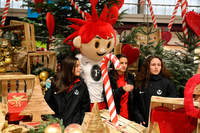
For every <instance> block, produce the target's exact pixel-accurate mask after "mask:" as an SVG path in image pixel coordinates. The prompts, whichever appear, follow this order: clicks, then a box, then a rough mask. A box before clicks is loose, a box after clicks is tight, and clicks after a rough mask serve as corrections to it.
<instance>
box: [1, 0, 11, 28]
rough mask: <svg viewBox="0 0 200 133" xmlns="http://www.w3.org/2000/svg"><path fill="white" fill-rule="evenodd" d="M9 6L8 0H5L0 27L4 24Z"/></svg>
mask: <svg viewBox="0 0 200 133" xmlns="http://www.w3.org/2000/svg"><path fill="white" fill-rule="evenodd" d="M9 6H10V0H6V5H5V8H4V10H3V15H2V18H1V26H2V27H3V26H4V25H5V21H6V17H7V15H8V8H9Z"/></svg>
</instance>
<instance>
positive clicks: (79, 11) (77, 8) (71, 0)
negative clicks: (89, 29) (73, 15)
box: [69, 0, 87, 19]
mask: <svg viewBox="0 0 200 133" xmlns="http://www.w3.org/2000/svg"><path fill="white" fill-rule="evenodd" d="M69 2H71V4H72V6H73V7H74V8H75V9H76V10H77V11H78V13H80V14H81V16H82V18H84V19H85V17H86V13H87V12H84V11H82V10H81V9H80V8H79V7H78V5H77V4H76V3H75V2H74V0H69Z"/></svg>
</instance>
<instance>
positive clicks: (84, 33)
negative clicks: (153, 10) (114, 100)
mask: <svg viewBox="0 0 200 133" xmlns="http://www.w3.org/2000/svg"><path fill="white" fill-rule="evenodd" d="M97 2H98V0H90V3H91V5H92V14H91V15H90V14H88V13H86V12H82V14H84V18H85V20H82V19H76V18H67V19H68V20H69V21H71V22H73V24H72V25H70V26H69V27H71V28H73V29H74V30H75V32H74V33H73V34H71V35H70V36H68V37H67V38H66V39H65V40H64V42H65V43H67V44H69V45H71V46H72V47H73V48H77V49H79V50H80V54H78V55H76V56H77V57H78V58H79V60H80V63H81V69H82V70H81V76H82V78H83V79H84V80H85V82H86V84H87V87H88V90H89V95H90V100H91V108H92V106H93V104H94V103H95V102H96V103H98V106H99V109H104V108H106V104H105V102H104V96H103V79H102V76H101V67H100V64H101V61H102V59H103V58H104V56H105V55H107V54H108V53H110V52H111V51H112V50H113V48H114V46H115V45H116V43H117V38H116V33H115V30H114V29H113V25H114V24H115V22H116V21H117V19H118V15H119V14H118V10H119V9H120V8H121V6H122V4H123V2H124V1H123V0H120V1H118V2H117V4H116V3H115V4H113V5H112V7H111V8H110V9H108V8H107V6H105V7H104V9H103V11H102V13H101V15H100V17H99V16H98V14H97V10H96V4H97ZM73 5H75V3H73ZM75 7H77V6H76V5H75Z"/></svg>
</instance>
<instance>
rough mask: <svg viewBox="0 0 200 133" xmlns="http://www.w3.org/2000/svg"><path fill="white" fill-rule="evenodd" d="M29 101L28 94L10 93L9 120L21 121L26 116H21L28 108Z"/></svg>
mask: <svg viewBox="0 0 200 133" xmlns="http://www.w3.org/2000/svg"><path fill="white" fill-rule="evenodd" d="M27 103H28V101H27V96H26V93H8V114H9V117H8V120H9V121H19V120H22V119H23V118H24V116H22V115H19V114H20V112H21V111H22V110H24V108H25V107H26V105H27Z"/></svg>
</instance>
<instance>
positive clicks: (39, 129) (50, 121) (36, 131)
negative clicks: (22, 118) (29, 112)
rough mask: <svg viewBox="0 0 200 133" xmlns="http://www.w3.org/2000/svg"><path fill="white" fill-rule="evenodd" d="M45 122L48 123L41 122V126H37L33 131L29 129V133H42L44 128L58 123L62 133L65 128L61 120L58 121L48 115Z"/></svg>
mask: <svg viewBox="0 0 200 133" xmlns="http://www.w3.org/2000/svg"><path fill="white" fill-rule="evenodd" d="M47 121H48V122H43V121H42V122H41V123H42V124H41V125H39V126H37V127H35V128H34V129H33V128H31V129H30V130H29V133H44V130H45V128H46V127H47V126H48V125H51V124H53V123H58V124H59V125H60V127H61V129H62V131H63V132H64V129H65V127H64V125H63V121H62V120H61V119H58V118H55V117H53V116H51V115H49V116H47Z"/></svg>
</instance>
